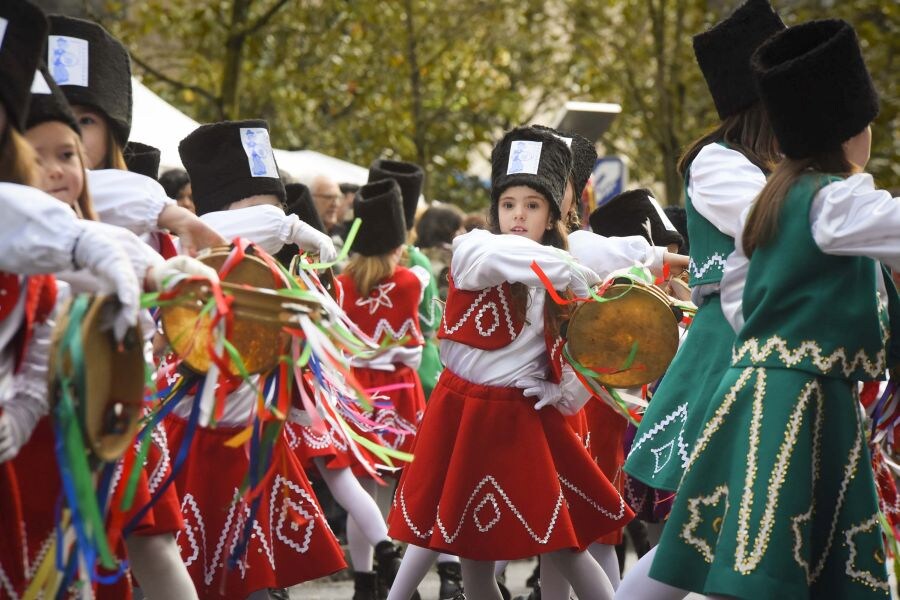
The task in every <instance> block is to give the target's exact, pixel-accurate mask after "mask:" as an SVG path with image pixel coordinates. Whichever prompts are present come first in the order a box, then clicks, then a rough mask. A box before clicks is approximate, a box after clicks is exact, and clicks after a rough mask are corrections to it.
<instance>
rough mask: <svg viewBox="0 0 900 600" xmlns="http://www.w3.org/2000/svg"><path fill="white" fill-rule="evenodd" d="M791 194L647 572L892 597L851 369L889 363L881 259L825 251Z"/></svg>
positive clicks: (763, 595) (812, 594) (805, 190)
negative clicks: (880, 282) (879, 290)
mask: <svg viewBox="0 0 900 600" xmlns="http://www.w3.org/2000/svg"><path fill="white" fill-rule="evenodd" d="M834 180H835V178H828V177H825V176H821V175H815V174H812V175H807V176H804V177H802V178H801V179H800V180H798V182H796V183H795V184H794V186H793V187H792V188H791V190H790V192H789V193H788V197H787V198H786V200H785V202H784V205H783V208H782V212H781V215H780V221H779V232H778V237H777V238H776V239H775V240H773V241H772V242H770V243H768V244H767V245H766V246H764V247H761V248H758V249H757V250H756V251H755V252H754V254H753V257H752V259H751V261H750V265H749V270H748V274H747V283H746V287H745V289H744V296H743V313H744V316H745V318H746V322H745V324H744V327H743V328H742V329H741V331H740V333H739V334H738V335H737V338H736V341H735V348H734V351H733V356H732V366H731V367H730V368H729V369H728V371H727V373H726V374H725V377H724V378H723V380H722V382H721V384H720V386H719V387H718V390H717V392H716V393H715V394H714V396H713V398H712V400H711V402H710V403H709V405H708V408H707V411H706V414H705V415H704V418H703V422H704V427H703V429H702V431H701V432H700V435H699V437H698V439H697V441H696V444H695V446H694V448H693V452H692V454H691V455H690V457H689V460H688V463H687V466H686V469H685V474H684V478H683V479H682V481H681V486H680V487H679V490H678V495H677V497H676V499H675V503H674V506H673V507H672V511H671V513H670V515H669V521H668V523H667V525H666V527H665V529H664V531H663V536H662V539H661V541H660V544H659V547H658V548H657V552H656V557H655V559H654V561H653V566H652V568H651V570H650V576H651V577H652V578H654V579H657V580H659V581H662V582H665V583H668V584H670V585H674V586H677V587H680V588H683V589H688V590H692V591H696V592H699V593H704V594H721V595H727V596H733V597H737V598H746V599H748V600H750V599H753V600H765V599H769V598H771V599H776V598H777V599H779V600H791V599H804V600H805V599H830V598H834V599H842V600H854V599H859V598H888V597H889V593H890V592H889V588H888V580H887V569H886V566H885V558H884V546H883V543H882V538H881V529H880V526H879V521H878V501H877V497H876V491H875V484H874V479H873V475H872V470H871V467H870V458H869V452H868V447H867V445H866V442H865V432H864V428H863V425H862V423H861V419H860V411H859V404H858V395H857V384H856V382H857V381H860V380H873V379H878V378H880V377H881V376H882V374H883V373H884V369H885V363H886V360H887V359H886V344H887V336H888V327H887V323H886V318H885V317H886V315H885V313H884V312H883V311H882V310H881V306H880V302H879V300H878V298H877V292H876V272H877V269H878V266H877V264H876V263H875V262H874V261H872V260H871V259H868V258H864V257H848V256H833V255H827V254H824V253H823V252H821V251H820V250H819V249H818V247H817V245H816V243H815V241H814V240H813V238H812V234H811V232H810V227H809V209H810V206H811V204H812V199H813V197H814V196H815V193H816V192H817V191H818V190H819V189H820V188H821V187H823V186H824V185H826V184H827V183H829V182H830V181H834Z"/></svg>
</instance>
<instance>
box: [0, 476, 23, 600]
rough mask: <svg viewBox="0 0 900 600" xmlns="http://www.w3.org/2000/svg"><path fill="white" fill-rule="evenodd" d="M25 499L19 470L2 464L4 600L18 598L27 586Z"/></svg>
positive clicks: (0, 590)
mask: <svg viewBox="0 0 900 600" xmlns="http://www.w3.org/2000/svg"><path fill="white" fill-rule="evenodd" d="M23 524H24V520H23V516H22V496H21V492H20V491H19V482H18V477H17V476H16V471H15V469H13V466H12V464H11V463H9V462H5V463H2V464H0V598H16V597H18V595H19V592H20V591H21V590H22V589H23V588H24V587H25V581H26V579H25V556H24V554H25V552H24V549H25V537H24V532H23V531H22V527H23Z"/></svg>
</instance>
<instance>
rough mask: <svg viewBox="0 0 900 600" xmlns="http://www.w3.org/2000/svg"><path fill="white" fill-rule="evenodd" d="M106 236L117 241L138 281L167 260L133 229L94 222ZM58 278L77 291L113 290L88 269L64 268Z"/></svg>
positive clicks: (141, 280)
mask: <svg viewBox="0 0 900 600" xmlns="http://www.w3.org/2000/svg"><path fill="white" fill-rule="evenodd" d="M94 225H95V226H96V227H97V228H98V229H99V230H100V231H102V232H103V233H104V234H105V235H106V237H108V238H109V239H111V240H113V241H115V242H116V243H117V244H118V245H119V247H120V248H122V250H124V251H125V254H126V255H127V256H128V259H129V261H130V262H131V267H132V269H134V274H135V276H136V277H137V279H138V282H141V283H143V281H144V278H145V277H146V276H147V271H148V269H150V268H151V267H158V266H160V265H162V264H163V263H164V262H165V259H163V257H162V256H160V255H159V254H158V253H156V252H155V251H154V250H153V248H151V247H150V246H148V245H147V244H146V243H144V242H143V241H142V240H141V238H139V237H137V236H136V235H135V234H133V233H132V232H131V231H129V230H127V229H125V228H123V227H116V226H115V225H109V224H108V223H95V224H94ZM56 276H57V278H58V279H61V280H63V281H65V282H67V283H68V284H69V285H71V286H72V290H73V291H74V292H75V293H81V292H96V291H105V292H112V291H113V289H112V288H111V287H110V284H108V283H103V282H102V281H101V280H100V279H99V278H98V277H96V276H95V275H94V274H93V273H91V272H90V271H88V270H87V269H79V270H77V271H75V270H62V271H60V272H58V273H57V274H56Z"/></svg>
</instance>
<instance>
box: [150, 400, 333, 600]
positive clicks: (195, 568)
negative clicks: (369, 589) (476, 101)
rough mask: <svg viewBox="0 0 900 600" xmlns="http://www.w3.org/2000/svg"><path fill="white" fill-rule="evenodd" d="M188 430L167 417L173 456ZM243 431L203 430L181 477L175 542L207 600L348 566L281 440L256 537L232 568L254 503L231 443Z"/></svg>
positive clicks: (242, 457) (243, 459) (238, 598)
mask: <svg viewBox="0 0 900 600" xmlns="http://www.w3.org/2000/svg"><path fill="white" fill-rule="evenodd" d="M185 425H186V422H185V421H184V420H183V419H180V418H178V417H176V416H174V415H169V416H168V417H167V418H166V429H167V432H168V438H169V439H168V442H169V448H170V450H171V451H173V452H174V451H175V449H176V448H178V447H179V445H180V444H181V440H182V438H183V436H184V432H185ZM241 429H242V428H231V427H218V428H215V429H209V428H205V427H200V428H198V429H197V432H196V434H195V436H194V439H193V442H192V444H191V449H190V454H189V455H188V459H187V460H186V461H185V464H184V466H183V467H182V469H181V471H180V472H179V473H178V475H177V477H176V480H175V485H176V486H177V489H178V493H179V495H180V496H181V513H182V517H183V519H184V528H183V529H182V530H181V531H180V532H179V533H178V535H177V536H176V541H177V542H178V545H179V547H180V549H181V556H182V558H183V559H184V562H185V565H186V566H187V568H188V572H189V573H190V575H191V578H192V579H193V581H194V585H195V586H196V588H197V593H198V594H199V595H200V597H201V598H216V599H218V598H226V599H232V598H233V599H234V600H244V598H246V597H247V596H248V595H250V594H251V593H253V592H254V591H256V590H261V589H265V588H272V587H274V588H286V587H291V586H293V585H296V584H298V583H302V582H304V581H308V580H310V579H316V578H318V577H323V576H325V575H329V574H331V573H334V572H335V571H340V570H341V569H343V568H345V567H346V566H347V565H346V563H345V562H344V555H343V552H341V548H340V546H339V545H338V543H337V540H336V539H335V537H334V534H333V533H332V532H331V529H330V528H329V527H328V523H327V522H326V521H325V517H324V515H323V514H322V510H321V508H320V507H319V503H318V501H317V500H316V498H315V496H314V495H313V492H312V488H311V487H310V485H309V480H308V479H307V478H306V475H305V474H304V473H303V469H301V467H300V464H299V463H298V462H297V459H296V457H295V456H294V454H293V453H292V452H290V450H289V449H288V447H287V444H286V443H285V439H284V437H280V438H279V442H278V443H276V446H275V457H274V460H275V461H276V462H277V464H279V466H278V467H277V472H276V474H275V475H274V477H273V478H272V479H271V481H270V482H269V483H268V485H267V487H266V489H265V490H264V491H263V493H262V496H261V498H262V500H261V501H260V505H259V510H258V511H257V513H256V517H255V519H254V522H253V525H252V527H253V531H254V535H253V537H252V538H251V540H250V543H249V545H248V547H247V551H246V552H245V553H244V555H243V556H242V557H241V559H240V561H239V562H238V564H237V565H236V566H235V567H234V568H233V569H229V568H228V561H229V558H230V555H231V553H232V551H233V549H234V548H235V546H236V544H237V542H238V538H239V536H240V534H241V532H242V531H243V530H244V527H245V526H246V523H247V519H248V517H249V515H250V505H249V504H248V503H247V502H245V501H244V500H243V499H241V498H239V497H238V490H239V488H240V486H241V483H242V482H243V479H244V476H245V474H246V472H247V470H248V467H249V459H248V456H247V454H246V451H245V449H244V448H243V447H239V448H229V447H228V446H226V445H225V442H226V441H227V440H229V439H230V438H232V437H233V436H234V435H236V434H237V433H239V432H240V431H241Z"/></svg>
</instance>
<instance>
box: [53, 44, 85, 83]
mask: <svg viewBox="0 0 900 600" xmlns="http://www.w3.org/2000/svg"><path fill="white" fill-rule="evenodd" d="M47 66H48V67H49V68H50V76H51V77H53V81H55V82H56V84H57V85H80V86H81V87H88V43H87V40H82V39H80V38H73V37H69V36H67V35H51V36H47Z"/></svg>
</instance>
